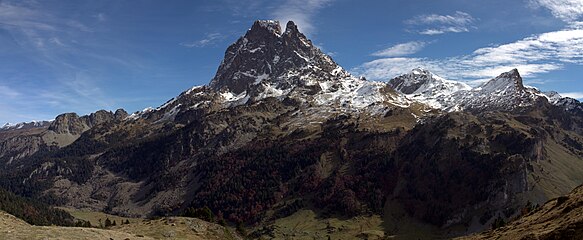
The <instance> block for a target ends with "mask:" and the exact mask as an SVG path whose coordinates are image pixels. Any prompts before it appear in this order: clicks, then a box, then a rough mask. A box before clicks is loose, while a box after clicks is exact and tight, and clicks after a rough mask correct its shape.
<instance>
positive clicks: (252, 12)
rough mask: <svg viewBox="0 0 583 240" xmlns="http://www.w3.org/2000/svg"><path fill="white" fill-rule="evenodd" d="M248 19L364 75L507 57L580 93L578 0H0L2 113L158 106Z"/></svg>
mask: <svg viewBox="0 0 583 240" xmlns="http://www.w3.org/2000/svg"><path fill="white" fill-rule="evenodd" d="M256 19H277V20H280V21H282V22H286V21H287V20H294V21H295V22H296V24H298V26H299V28H300V30H301V31H303V32H305V33H306V34H307V35H308V37H310V38H311V39H312V40H313V42H314V43H315V44H317V45H318V46H319V47H320V48H321V49H322V50H323V51H324V52H326V53H329V54H330V55H332V56H333V58H334V59H335V60H336V61H337V62H338V63H339V64H340V65H342V66H343V67H344V68H346V69H348V70H349V71H351V72H352V73H354V74H356V75H363V76H365V77H367V78H368V79H369V80H379V81H386V80H388V79H390V78H391V77H394V76H396V75H398V74H401V73H405V72H407V71H410V70H411V69H412V68H415V67H423V68H426V69H429V70H431V71H433V72H435V73H437V74H438V75H440V76H442V77H445V78H448V79H452V80H464V81H468V82H470V83H472V84H479V83H480V82H482V81H484V80H486V79H489V78H491V77H494V76H496V75H498V74H499V73H501V72H503V71H507V70H510V69H511V68H515V67H516V68H518V69H519V71H520V72H521V73H522V75H523V77H524V79H525V83H526V84H528V85H531V86H535V87H538V88H540V89H542V90H557V91H558V92H560V93H562V94H564V95H567V96H571V97H575V98H579V99H582V98H583V77H582V76H583V66H582V65H583V0H505V1H503V0H489V1H487V2H485V1H477V0H448V1H440V0H436V1H424V0H407V1H405V0H392V1H385V0H378V1H355V0H304V1H299V0H296V1H294V0H269V1H268V0H255V1H249V0H188V1H186V0H185V1H182V0H173V1H161V0H156V1H154V0H142V1H118V0H102V1H87V0H79V1H65V0H61V1H56V0H42V1H41V0H38V1H36V0H0V123H3V122H12V123H14V122H21V121H30V120H48V119H53V118H54V117H55V116H56V115H58V114H60V113H63V112H77V113H79V114H87V113H90V112H94V111H96V110H99V109H106V110H115V109H117V108H124V109H126V110H127V111H128V112H134V111H137V110H141V109H144V108H146V107H149V106H152V107H156V106H159V105H161V104H163V103H164V102H165V101H167V100H168V99H170V98H172V97H174V96H176V95H178V94H179V93H180V92H182V91H184V90H186V89H188V88H190V87H192V86H194V85H203V84H207V83H208V82H209V80H210V79H211V78H212V77H213V76H214V73H215V72H216V69H217V67H218V65H219V63H220V61H221V59H222V57H223V54H224V50H225V49H226V48H227V47H228V46H229V45H230V44H231V43H232V42H234V41H235V40H236V39H237V38H239V37H240V36H241V35H243V34H244V33H245V31H246V30H247V29H248V28H249V27H250V26H251V24H252V23H253V21H254V20H256ZM284 24H285V23H284Z"/></svg>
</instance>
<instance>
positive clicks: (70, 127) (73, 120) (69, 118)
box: [49, 110, 127, 135]
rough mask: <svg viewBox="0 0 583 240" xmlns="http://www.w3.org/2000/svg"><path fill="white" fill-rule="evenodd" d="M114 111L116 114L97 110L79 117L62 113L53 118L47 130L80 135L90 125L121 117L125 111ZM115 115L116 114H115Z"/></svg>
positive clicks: (74, 114)
mask: <svg viewBox="0 0 583 240" xmlns="http://www.w3.org/2000/svg"><path fill="white" fill-rule="evenodd" d="M122 111H123V110H121V111H119V112H118V111H116V113H117V114H113V113H112V112H108V111H105V110H99V111H97V112H94V113H91V114H89V115H86V116H82V117H79V116H78V115H77V114H76V113H64V114H61V115H59V116H57V117H56V118H55V121H53V122H52V123H51V125H50V126H49V130H51V131H54V132H55V133H57V134H67V133H68V134H72V135H80V134H81V133H83V132H85V131H87V130H88V129H90V128H91V127H93V126H95V125H98V124H102V123H105V122H110V121H113V120H114V119H122V118H121V116H123V115H124V112H125V111H123V112H122ZM116 115H117V116H116ZM125 115H127V113H125Z"/></svg>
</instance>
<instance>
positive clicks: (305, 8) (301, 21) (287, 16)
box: [273, 0, 333, 35]
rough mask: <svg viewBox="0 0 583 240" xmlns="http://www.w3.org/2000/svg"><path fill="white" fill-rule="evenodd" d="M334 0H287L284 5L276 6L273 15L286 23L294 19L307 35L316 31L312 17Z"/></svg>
mask: <svg viewBox="0 0 583 240" xmlns="http://www.w3.org/2000/svg"><path fill="white" fill-rule="evenodd" d="M332 1H333V0H306V1H297V0H286V1H285V2H284V3H283V4H282V5H280V6H279V7H278V8H276V10H275V12H274V13H273V17H274V18H275V19H277V20H279V22H280V23H282V24H285V23H287V22H288V21H294V22H295V23H296V25H297V26H298V29H299V30H300V31H302V32H303V33H304V34H306V35H310V34H312V33H313V32H314V31H315V27H314V25H313V24H312V17H313V16H314V15H315V14H316V13H317V12H318V11H319V10H320V9H322V8H323V7H325V6H327V5H328V4H330V3H331V2H332Z"/></svg>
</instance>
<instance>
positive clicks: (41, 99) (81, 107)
mask: <svg viewBox="0 0 583 240" xmlns="http://www.w3.org/2000/svg"><path fill="white" fill-rule="evenodd" d="M60 10H61V9H59V8H57V7H55V8H47V6H46V5H44V3H43V2H36V1H11V0H3V1H0V34H1V35H0V36H1V37H4V36H9V37H10V39H11V41H10V42H11V43H12V44H15V45H14V47H16V48H18V49H15V52H18V53H21V54H22V55H21V56H20V58H19V59H18V60H14V62H15V63H14V65H11V67H13V68H16V69H11V71H13V70H18V71H23V72H26V69H27V68H34V69H43V70H41V71H40V72H42V74H45V75H44V76H43V77H42V78H38V76H34V80H32V78H31V76H30V75H27V76H26V77H22V75H21V74H19V75H14V74H13V75H8V76H12V79H11V80H9V81H6V82H5V83H3V86H0V106H2V108H1V109H2V112H3V114H0V120H3V121H6V120H8V121H13V120H11V119H23V118H24V119H28V120H31V119H39V118H40V119H46V117H47V116H48V117H49V118H52V117H54V116H53V114H55V113H54V112H53V111H78V112H80V113H87V112H91V111H95V110H97V109H96V108H109V107H110V106H112V105H113V104H112V102H113V100H112V98H111V97H109V96H107V93H106V92H105V91H103V90H102V87H103V86H102V85H101V83H102V81H100V79H99V77H97V76H96V74H95V72H93V73H90V72H91V69H96V68H99V67H100V66H99V65H100V64H109V65H108V66H124V65H123V64H120V63H124V62H126V63H127V62H128V61H126V60H124V59H121V58H119V57H116V56H115V55H111V53H109V52H107V51H104V50H103V49H100V48H99V47H98V46H96V45H85V43H88V42H90V41H87V40H88V39H91V40H93V39H95V37H96V32H95V30H94V29H93V28H91V27H90V26H88V25H86V24H85V23H84V22H82V21H81V20H80V19H83V18H72V17H69V16H70V15H68V14H65V13H64V12H61V11H60ZM87 16H91V15H87ZM94 17H95V18H96V19H97V20H98V21H101V20H104V19H105V17H106V16H105V15H101V16H100V15H99V14H98V15H95V16H94ZM100 46H101V45H100ZM0 55H2V56H5V55H4V54H3V53H0ZM23 64H24V65H23ZM133 67H136V65H133ZM21 68H22V69H21ZM110 69H111V68H110ZM30 74H41V73H39V72H37V71H31V73H30ZM49 109H50V110H49ZM49 112H52V113H49ZM32 113H34V115H35V116H30V115H31V114H32Z"/></svg>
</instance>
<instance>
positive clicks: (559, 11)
mask: <svg viewBox="0 0 583 240" xmlns="http://www.w3.org/2000/svg"><path fill="white" fill-rule="evenodd" d="M529 1H530V3H531V5H532V6H535V7H544V8H547V9H549V10H550V11H551V13H552V14H553V16H555V17H557V18H559V19H562V20H563V21H566V22H573V21H576V20H580V19H581V18H582V17H583V1H581V0H529Z"/></svg>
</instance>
